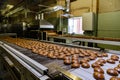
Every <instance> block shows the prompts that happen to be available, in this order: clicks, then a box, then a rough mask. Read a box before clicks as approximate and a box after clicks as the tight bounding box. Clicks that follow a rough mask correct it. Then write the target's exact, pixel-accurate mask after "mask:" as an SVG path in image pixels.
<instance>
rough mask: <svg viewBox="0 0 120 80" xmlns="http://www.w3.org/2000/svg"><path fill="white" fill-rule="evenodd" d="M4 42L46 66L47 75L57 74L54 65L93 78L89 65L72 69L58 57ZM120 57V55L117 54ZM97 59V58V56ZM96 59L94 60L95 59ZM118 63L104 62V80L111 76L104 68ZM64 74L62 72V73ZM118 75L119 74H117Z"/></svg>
mask: <svg viewBox="0 0 120 80" xmlns="http://www.w3.org/2000/svg"><path fill="white" fill-rule="evenodd" d="M5 43H6V44H8V45H10V46H11V47H13V48H15V49H16V50H18V51H20V52H21V53H23V54H24V55H26V56H28V57H30V58H31V59H33V60H35V61H37V62H39V63H40V64H42V65H44V66H46V67H47V68H48V70H49V71H48V75H49V76H51V77H54V76H55V75H57V74H59V73H60V71H59V70H58V69H57V68H56V67H60V68H61V69H64V70H66V71H69V72H70V73H72V74H74V75H76V76H78V77H80V78H82V79H83V80H95V79H94V78H93V72H94V71H93V68H92V67H90V68H89V69H84V68H82V67H80V68H77V69H74V68H71V66H70V65H64V63H63V60H59V59H50V58H47V57H44V56H41V55H39V54H35V53H33V52H31V50H28V49H25V48H22V47H19V46H17V45H14V44H11V43H7V42H5ZM108 54H109V57H110V56H111V55H112V54H111V53H108ZM118 56H119V57H120V55H118ZM109 57H107V58H104V59H108V58H109ZM97 59H99V58H97ZM97 59H96V60H97ZM96 60H94V61H90V62H89V64H92V63H94V62H95V61H96ZM118 64H119V62H118V61H116V64H114V65H113V64H109V63H106V64H105V66H103V67H102V68H103V69H104V71H105V80H109V79H110V78H111V76H109V75H108V74H107V73H106V70H107V69H108V68H114V67H116V66H117V65H118ZM63 74H64V73H63ZM86 75H87V76H86ZM118 77H120V74H119V76H118Z"/></svg>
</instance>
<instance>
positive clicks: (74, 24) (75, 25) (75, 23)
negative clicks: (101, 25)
mask: <svg viewBox="0 0 120 80" xmlns="http://www.w3.org/2000/svg"><path fill="white" fill-rule="evenodd" d="M83 32H84V31H83V29H82V17H73V18H69V19H68V33H70V34H83Z"/></svg>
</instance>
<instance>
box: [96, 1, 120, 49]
mask: <svg viewBox="0 0 120 80" xmlns="http://www.w3.org/2000/svg"><path fill="white" fill-rule="evenodd" d="M119 4H120V0H99V15H98V31H97V33H98V34H97V35H98V37H110V38H120V22H119V21H120V5H119ZM98 46H99V47H102V48H108V49H115V50H120V46H111V45H102V44H99V45H98Z"/></svg>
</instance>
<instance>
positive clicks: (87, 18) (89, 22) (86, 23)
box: [82, 12, 94, 31]
mask: <svg viewBox="0 0 120 80" xmlns="http://www.w3.org/2000/svg"><path fill="white" fill-rule="evenodd" d="M82 17H83V30H84V31H92V30H93V26H94V13H93V12H89V13H84V14H83V15H82Z"/></svg>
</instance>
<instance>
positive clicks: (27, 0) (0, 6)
mask: <svg viewBox="0 0 120 80" xmlns="http://www.w3.org/2000/svg"><path fill="white" fill-rule="evenodd" d="M48 3H49V4H53V3H56V0H0V15H3V16H4V15H6V14H8V13H10V12H11V11H13V10H15V9H17V8H24V9H29V10H30V11H34V12H37V11H39V10H41V9H43V8H45V7H42V6H38V4H42V5H46V6H47V5H49V4H48ZM8 4H9V5H14V7H12V8H8V6H7V5H8Z"/></svg>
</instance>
